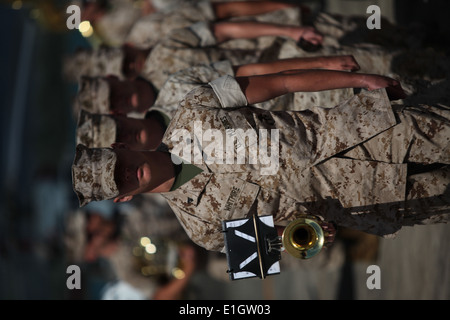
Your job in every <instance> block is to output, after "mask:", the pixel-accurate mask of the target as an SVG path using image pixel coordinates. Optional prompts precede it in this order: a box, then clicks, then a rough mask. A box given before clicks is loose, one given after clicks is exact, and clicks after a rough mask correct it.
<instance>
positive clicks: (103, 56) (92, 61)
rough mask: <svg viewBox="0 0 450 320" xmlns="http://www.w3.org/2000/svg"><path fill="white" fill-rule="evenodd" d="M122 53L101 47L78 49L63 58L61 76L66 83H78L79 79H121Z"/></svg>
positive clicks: (119, 49) (115, 49)
mask: <svg viewBox="0 0 450 320" xmlns="http://www.w3.org/2000/svg"><path fill="white" fill-rule="evenodd" d="M124 56H125V55H124V52H123V50H122V48H118V47H110V46H104V45H103V46H101V47H99V48H96V49H84V48H83V49H79V50H77V52H75V53H73V54H71V55H68V56H66V57H65V58H64V63H63V75H64V77H65V79H67V81H71V82H78V81H80V79H81V77H83V76H86V77H96V76H107V75H115V76H117V77H118V78H121V79H123V78H124V75H123V72H122V65H123V58H124Z"/></svg>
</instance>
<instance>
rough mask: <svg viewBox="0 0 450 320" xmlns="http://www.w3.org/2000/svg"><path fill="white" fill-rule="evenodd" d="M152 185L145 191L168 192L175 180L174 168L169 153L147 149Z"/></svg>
mask: <svg viewBox="0 0 450 320" xmlns="http://www.w3.org/2000/svg"><path fill="white" fill-rule="evenodd" d="M149 153H150V157H149V158H150V162H149V163H150V169H151V172H152V181H154V183H152V186H151V188H150V190H149V191H147V193H159V192H168V191H170V188H171V187H172V185H173V183H174V182H175V169H174V166H173V163H172V159H171V157H170V154H169V153H166V152H160V151H149Z"/></svg>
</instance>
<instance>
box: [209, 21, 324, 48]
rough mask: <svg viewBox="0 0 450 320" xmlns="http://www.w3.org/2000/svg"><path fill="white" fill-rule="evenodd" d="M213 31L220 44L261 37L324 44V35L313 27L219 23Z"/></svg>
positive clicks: (262, 23) (256, 23) (239, 22)
mask: <svg viewBox="0 0 450 320" xmlns="http://www.w3.org/2000/svg"><path fill="white" fill-rule="evenodd" d="M212 31H213V34H214V37H215V38H216V40H217V42H218V43H221V42H224V41H227V40H231V39H253V38H257V37H261V36H284V37H289V38H292V39H294V40H295V41H298V40H300V38H304V39H305V40H306V41H308V42H310V43H312V44H316V45H317V44H320V43H322V39H323V37H322V35H321V34H320V33H319V32H318V31H317V30H316V29H314V28H313V27H298V26H290V25H282V24H276V23H264V22H256V21H237V22H231V21H227V22H217V23H213V24H212Z"/></svg>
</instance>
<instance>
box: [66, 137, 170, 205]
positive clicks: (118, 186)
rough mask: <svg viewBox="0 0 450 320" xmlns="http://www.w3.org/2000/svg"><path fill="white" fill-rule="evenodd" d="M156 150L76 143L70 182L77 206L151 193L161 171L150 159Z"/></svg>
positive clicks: (123, 199)
mask: <svg viewBox="0 0 450 320" xmlns="http://www.w3.org/2000/svg"><path fill="white" fill-rule="evenodd" d="M155 153H157V152H156V151H135V150H130V149H128V148H127V147H126V145H122V144H120V145H114V146H113V147H112V148H87V147H86V146H84V145H81V144H80V145H77V147H76V153H75V158H74V161H73V164H72V185H73V189H74V191H75V193H76V195H77V197H78V200H79V204H80V206H84V205H86V204H88V203H89V202H91V201H102V200H107V199H114V202H123V201H129V200H131V199H132V198H133V197H134V196H135V195H138V194H141V193H147V192H151V190H153V189H155V187H157V186H158V185H159V183H160V180H158V175H159V172H160V171H162V170H163V168H161V167H159V166H157V165H155V162H154V161H152V157H154V154H155ZM167 164H168V165H170V166H172V164H171V163H167Z"/></svg>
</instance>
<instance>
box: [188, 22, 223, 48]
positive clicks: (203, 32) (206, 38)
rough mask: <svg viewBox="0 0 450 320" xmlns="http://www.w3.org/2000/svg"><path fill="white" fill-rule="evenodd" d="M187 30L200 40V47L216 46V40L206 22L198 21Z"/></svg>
mask: <svg viewBox="0 0 450 320" xmlns="http://www.w3.org/2000/svg"><path fill="white" fill-rule="evenodd" d="M189 29H190V30H191V31H192V32H193V33H195V34H196V35H197V37H198V38H199V39H200V46H201V47H206V46H213V45H216V44H217V43H216V38H215V37H214V34H213V33H212V31H211V29H210V27H209V23H208V22H206V21H200V22H197V23H194V24H193V25H191V26H190V27H189Z"/></svg>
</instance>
